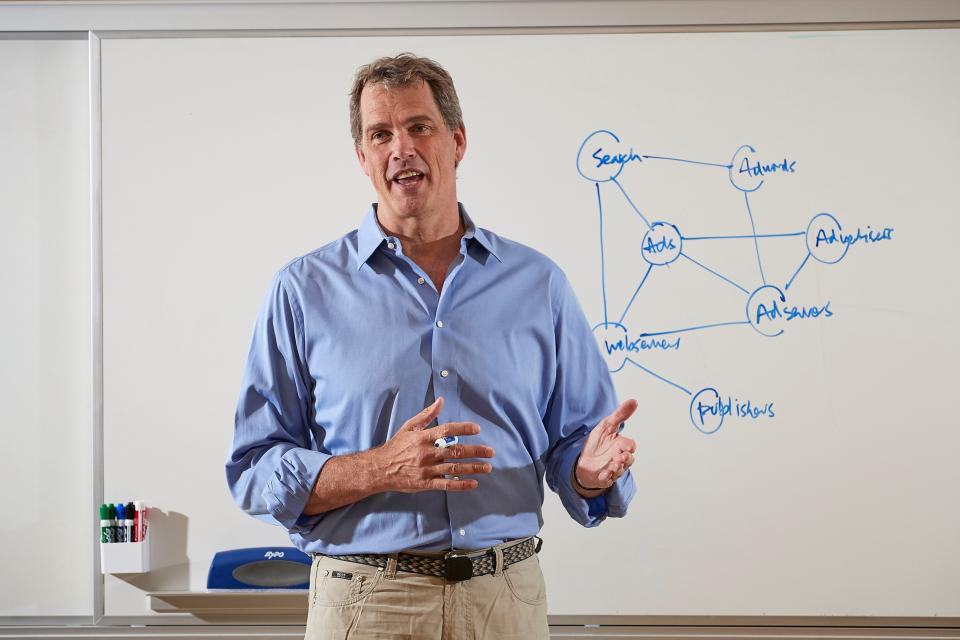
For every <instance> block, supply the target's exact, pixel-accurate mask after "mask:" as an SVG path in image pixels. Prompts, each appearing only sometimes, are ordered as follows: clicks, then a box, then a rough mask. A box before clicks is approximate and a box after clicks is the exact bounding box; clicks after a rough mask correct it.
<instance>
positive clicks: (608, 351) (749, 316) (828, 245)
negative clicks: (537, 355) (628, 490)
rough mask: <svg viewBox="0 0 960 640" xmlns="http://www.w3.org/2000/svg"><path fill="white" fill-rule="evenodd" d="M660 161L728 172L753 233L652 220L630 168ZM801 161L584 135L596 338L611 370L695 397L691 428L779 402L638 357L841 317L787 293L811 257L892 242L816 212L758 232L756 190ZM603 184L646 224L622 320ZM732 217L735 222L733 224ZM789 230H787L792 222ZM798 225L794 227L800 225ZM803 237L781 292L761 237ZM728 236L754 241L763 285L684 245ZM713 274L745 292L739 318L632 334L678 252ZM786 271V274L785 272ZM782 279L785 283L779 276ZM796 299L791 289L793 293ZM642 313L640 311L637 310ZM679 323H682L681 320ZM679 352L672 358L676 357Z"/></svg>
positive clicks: (580, 158) (827, 258) (759, 412)
mask: <svg viewBox="0 0 960 640" xmlns="http://www.w3.org/2000/svg"><path fill="white" fill-rule="evenodd" d="M651 160H659V161H666V162H675V163H678V164H680V165H684V164H686V165H700V166H710V167H717V168H722V169H726V170H727V177H728V180H729V182H730V184H731V186H733V187H734V188H735V189H736V190H737V191H738V192H740V193H742V194H743V203H744V205H745V206H746V210H747V217H748V219H749V221H750V230H751V233H749V234H743V233H729V234H723V233H720V234H714V235H684V234H682V233H681V232H680V229H679V227H678V226H677V225H676V224H674V223H672V222H666V221H657V222H651V221H650V220H649V219H648V218H647V216H645V215H644V214H643V212H642V211H641V210H640V208H639V207H638V206H637V205H636V204H635V203H634V201H633V199H632V198H631V197H630V195H629V194H628V193H627V189H626V188H625V187H624V185H623V180H624V177H623V176H624V175H625V174H624V172H625V171H630V172H632V171H642V170H643V168H644V167H645V166H647V164H648V163H647V162H646V161H651ZM797 166H798V161H797V160H796V159H792V158H790V157H789V156H788V155H786V154H778V155H776V156H772V154H767V153H764V154H761V152H759V151H758V150H757V149H756V148H755V147H753V146H751V145H749V144H743V145H740V146H739V147H738V148H737V150H736V151H735V152H734V153H733V156H732V157H731V160H730V162H728V163H726V164H723V163H718V162H705V161H701V160H692V159H689V158H680V157H676V156H668V155H654V154H649V153H643V151H642V146H641V145H638V144H630V143H628V142H626V141H624V140H621V138H620V137H619V136H617V135H616V134H615V133H613V132H612V131H610V130H607V129H597V130H596V131H593V132H592V133H590V134H589V135H587V137H586V138H585V139H584V140H583V142H582V143H581V144H580V147H579V149H578V150H577V171H578V173H579V174H580V176H582V177H583V178H585V179H586V180H588V181H591V182H593V183H594V185H595V189H596V194H597V211H598V214H599V215H598V221H599V226H600V279H601V283H600V284H601V287H600V288H601V295H602V298H603V322H602V323H600V324H597V325H596V326H594V327H593V333H594V338H595V339H596V341H597V344H598V347H599V348H600V351H601V354H602V355H603V357H604V358H605V360H606V362H607V366H608V369H609V370H610V372H611V373H617V372H620V371H622V370H623V369H624V368H625V367H626V366H627V364H630V365H633V367H635V368H637V369H639V370H641V371H644V372H645V373H647V374H649V375H650V376H652V377H653V378H655V379H657V380H660V381H662V382H665V383H667V384H669V385H670V386H672V387H674V388H676V389H679V390H680V391H683V392H684V393H685V394H687V395H688V396H691V397H692V400H691V402H690V405H689V406H688V412H689V417H690V420H691V422H692V424H693V426H694V427H695V428H696V429H697V431H699V432H700V433H704V434H713V433H716V432H717V431H718V430H719V429H720V427H721V426H722V425H723V423H724V420H725V419H726V418H727V417H731V418H733V419H736V420H738V421H741V422H753V423H759V422H761V421H769V420H772V419H774V418H775V417H776V414H777V410H776V409H775V402H774V401H773V400H757V399H755V398H751V399H748V400H746V401H741V400H740V399H739V398H737V397H735V396H730V395H721V394H720V392H719V391H717V389H716V388H714V387H709V386H707V387H703V388H701V389H700V390H699V391H698V392H697V393H693V392H692V391H690V389H688V388H687V387H685V386H683V385H681V384H679V383H677V382H675V381H673V380H671V379H669V378H667V377H665V376H663V375H661V374H659V373H655V372H654V371H653V370H651V369H650V368H649V367H647V366H646V365H644V364H643V363H641V362H639V361H638V360H636V359H635V357H640V356H641V355H644V354H652V353H655V352H659V353H663V354H678V353H681V351H683V349H682V345H681V341H682V340H683V338H682V337H681V336H680V335H679V334H689V333H691V332H699V331H704V330H707V329H715V328H718V327H734V326H740V325H749V326H750V327H751V328H752V329H753V330H755V331H756V332H757V333H759V334H760V335H763V336H765V337H768V338H776V337H780V336H783V335H784V333H785V331H786V327H787V324H788V323H791V326H793V324H795V323H797V322H801V323H806V322H809V321H817V322H821V321H829V320H830V319H831V318H833V317H834V316H835V315H836V312H835V310H834V309H831V307H830V305H831V304H832V302H831V301H830V300H826V301H824V300H808V299H804V300H799V301H797V300H793V299H788V298H787V295H786V292H787V291H789V290H790V288H791V287H792V286H793V285H794V282H795V281H796V280H797V277H798V276H799V275H800V272H801V271H803V269H804V267H805V266H806V265H807V263H808V262H809V261H810V258H811V257H812V258H813V259H814V260H815V261H816V262H820V263H821V264H828V265H832V264H837V263H838V262H840V261H841V260H842V259H843V258H844V257H846V255H847V253H848V251H849V250H850V248H851V247H858V248H859V247H871V246H874V245H877V244H879V243H884V242H888V241H891V240H893V234H894V231H895V229H894V228H893V227H880V226H878V227H877V228H874V227H873V226H871V225H866V227H865V228H863V227H859V226H858V227H856V230H855V231H846V230H844V228H843V227H842V225H841V224H840V221H839V220H838V219H837V218H836V217H835V216H834V215H833V214H831V213H825V212H824V213H818V214H816V215H814V216H813V218H811V219H810V222H809V223H808V224H807V227H806V229H805V230H804V231H787V232H779V233H757V224H756V217H755V216H754V211H753V207H752V206H751V203H750V194H751V193H752V192H754V191H756V190H758V189H759V188H760V187H761V186H763V185H764V184H765V183H766V181H767V180H768V179H770V180H774V181H776V180H782V179H787V180H789V179H792V176H794V175H796V173H797ZM601 182H612V183H614V184H615V185H616V186H617V190H618V191H619V192H620V195H621V196H622V197H623V199H624V201H625V202H626V203H627V204H628V205H629V207H630V208H631V209H632V210H633V211H634V212H635V213H636V214H637V215H638V216H639V218H640V220H641V221H642V222H643V224H644V225H645V227H646V228H645V229H644V230H642V233H643V235H642V239H641V241H640V244H639V246H638V250H639V251H640V256H641V257H642V258H643V259H644V261H646V263H647V269H646V271H645V272H644V273H643V276H642V277H641V278H640V282H639V284H638V285H637V287H636V289H635V290H634V291H633V294H632V295H631V296H630V299H629V300H628V301H627V302H626V305H625V306H624V307H623V312H622V313H621V314H620V317H619V319H618V320H617V321H616V322H612V321H611V320H610V318H609V316H608V300H607V260H606V257H607V256H606V253H605V248H604V218H603V193H602V191H601V189H600V183H601ZM734 222H735V221H734V220H733V219H731V225H732V224H734ZM788 228H789V227H788ZM794 228H796V227H794ZM799 237H803V238H804V243H805V245H806V246H805V248H806V252H805V253H804V254H803V257H802V258H800V264H799V266H798V267H797V268H796V269H795V270H794V271H793V273H792V274H791V275H790V277H789V279H788V280H787V282H786V284H785V285H784V286H783V289H780V288H779V287H777V286H774V285H771V284H768V281H767V277H766V271H765V269H764V265H763V259H762V256H761V251H760V241H761V240H763V241H768V240H773V239H781V238H799ZM707 240H709V241H716V242H722V241H728V240H752V241H753V251H752V252H751V253H752V254H753V256H754V257H756V260H757V267H758V270H759V272H760V282H761V284H760V285H759V286H758V287H757V288H756V289H754V290H752V291H751V290H749V289H747V288H745V287H744V286H743V285H741V284H738V283H737V282H735V281H734V280H732V279H731V278H729V277H727V276H725V275H723V274H722V273H720V271H719V270H718V269H714V268H711V267H708V266H707V265H705V264H704V263H702V262H700V261H698V260H696V259H694V258H693V257H692V256H690V255H689V254H688V253H687V252H686V250H685V248H684V246H683V245H684V243H685V242H696V241H707ZM681 256H682V257H684V258H686V259H687V260H688V261H689V262H691V263H693V264H694V265H696V266H697V267H699V268H701V269H703V270H705V271H707V272H708V273H710V274H712V275H714V276H716V277H717V278H719V279H721V280H723V281H724V282H726V283H727V284H729V285H731V286H733V287H735V288H736V289H737V290H738V291H739V292H741V293H743V294H745V296H746V304H745V305H744V313H745V317H744V318H742V319H739V320H732V321H731V320H729V319H728V320H726V321H722V322H705V323H704V322H701V323H700V324H696V325H693V326H688V325H683V326H681V328H679V329H672V330H669V331H642V332H638V333H633V334H632V335H631V332H630V331H629V329H628V328H627V326H626V325H625V324H624V322H625V319H626V317H627V314H628V313H629V312H630V310H631V309H632V308H634V302H635V301H636V300H637V297H638V295H639V294H640V290H641V289H642V288H643V286H644V284H645V283H646V282H647V280H648V279H649V277H650V274H651V273H652V272H653V269H654V267H663V266H669V265H670V264H671V263H673V262H674V261H676V260H677V259H678V258H680V257H681ZM784 275H786V274H784ZM781 282H782V280H781ZM791 296H793V294H791ZM634 315H636V312H635V313H634ZM678 324H679V323H678ZM670 357H673V356H670Z"/></svg>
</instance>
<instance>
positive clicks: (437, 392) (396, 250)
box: [386, 237, 468, 548]
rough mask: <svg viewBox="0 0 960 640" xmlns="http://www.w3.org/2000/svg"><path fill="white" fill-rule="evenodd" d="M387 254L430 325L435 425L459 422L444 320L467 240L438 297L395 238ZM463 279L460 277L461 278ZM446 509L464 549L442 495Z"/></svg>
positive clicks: (451, 499)
mask: <svg viewBox="0 0 960 640" xmlns="http://www.w3.org/2000/svg"><path fill="white" fill-rule="evenodd" d="M386 246H387V250H388V251H390V252H391V253H392V254H393V255H394V256H396V257H397V258H399V259H400V260H401V261H402V262H403V264H404V265H405V268H402V269H400V270H399V272H400V273H401V274H402V276H401V277H403V278H405V279H406V281H407V282H408V283H409V284H410V286H412V287H413V288H414V291H415V292H416V293H417V294H418V295H419V297H420V299H421V301H422V303H423V307H424V309H425V310H426V322H429V323H430V325H431V326H430V331H431V340H430V354H429V356H430V362H431V375H432V383H433V385H432V386H433V397H434V398H439V397H443V399H444V405H443V410H442V411H441V413H440V416H439V418H438V422H439V423H440V424H442V423H445V422H455V421H459V420H461V415H462V411H461V406H460V399H459V394H458V393H457V385H458V377H459V373H458V371H457V366H456V353H455V348H454V345H455V342H456V341H455V339H454V335H455V334H454V333H453V332H454V331H455V330H456V327H454V326H452V325H451V324H450V322H449V321H448V320H447V319H445V314H446V311H447V309H450V308H451V304H452V302H451V301H453V300H455V298H456V296H455V290H454V286H455V285H454V282H455V279H456V277H457V275H458V274H459V273H460V271H461V270H462V269H463V268H464V264H465V261H466V255H467V249H466V247H467V239H466V238H464V240H463V242H462V243H461V246H460V255H459V256H457V258H456V259H455V260H454V263H453V264H452V265H451V268H450V271H449V273H448V274H447V277H446V278H445V280H444V284H443V291H442V292H441V293H440V294H438V293H437V290H436V288H435V286H434V285H433V283H432V282H431V280H430V278H429V277H428V276H427V274H426V272H424V271H423V269H421V268H420V266H419V265H417V264H416V263H415V262H413V261H412V260H410V259H409V258H407V257H406V256H405V255H404V254H403V247H402V245H401V243H400V241H399V240H398V239H396V238H392V237H388V238H387V245H386ZM461 277H462V275H461ZM444 497H445V500H446V506H447V521H448V524H449V531H450V540H451V547H452V548H464V547H466V546H467V536H468V531H467V529H466V524H465V523H466V520H465V518H464V517H463V516H462V515H461V514H460V511H461V510H460V509H459V508H458V502H457V500H456V494H450V493H446V492H445V493H444Z"/></svg>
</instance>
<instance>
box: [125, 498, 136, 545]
mask: <svg viewBox="0 0 960 640" xmlns="http://www.w3.org/2000/svg"><path fill="white" fill-rule="evenodd" d="M133 517H134V516H133V503H132V502H128V503H127V504H125V505H124V506H123V529H124V531H125V532H126V534H127V542H136V540H135V539H134V535H133Z"/></svg>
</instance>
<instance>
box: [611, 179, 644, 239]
mask: <svg viewBox="0 0 960 640" xmlns="http://www.w3.org/2000/svg"><path fill="white" fill-rule="evenodd" d="M610 180H611V181H612V182H613V184H615V185H617V186H618V187H619V188H620V192H621V193H622V194H623V197H624V198H626V199H627V202H628V203H629V204H630V206H631V207H632V208H633V210H634V211H636V212H637V215H638V216H640V219H641V220H643V222H644V224H646V225H647V226H648V227H651V228H652V225H651V224H650V221H649V220H647V217H646V216H645V215H643V214H642V213H641V212H640V209H637V205H635V204H633V200H631V199H630V196H628V195H627V191H626V189H624V188H623V185H622V184H620V183H619V182H617V178H616V176H614V177H613V178H610Z"/></svg>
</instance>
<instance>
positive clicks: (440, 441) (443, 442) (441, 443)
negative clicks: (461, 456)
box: [433, 436, 460, 449]
mask: <svg viewBox="0 0 960 640" xmlns="http://www.w3.org/2000/svg"><path fill="white" fill-rule="evenodd" d="M458 442H460V440H458V439H457V436H444V437H442V438H437V439H436V440H434V441H433V446H435V447H436V448H437V449H445V448H447V447H452V446H453V445H455V444H457V443H458Z"/></svg>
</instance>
